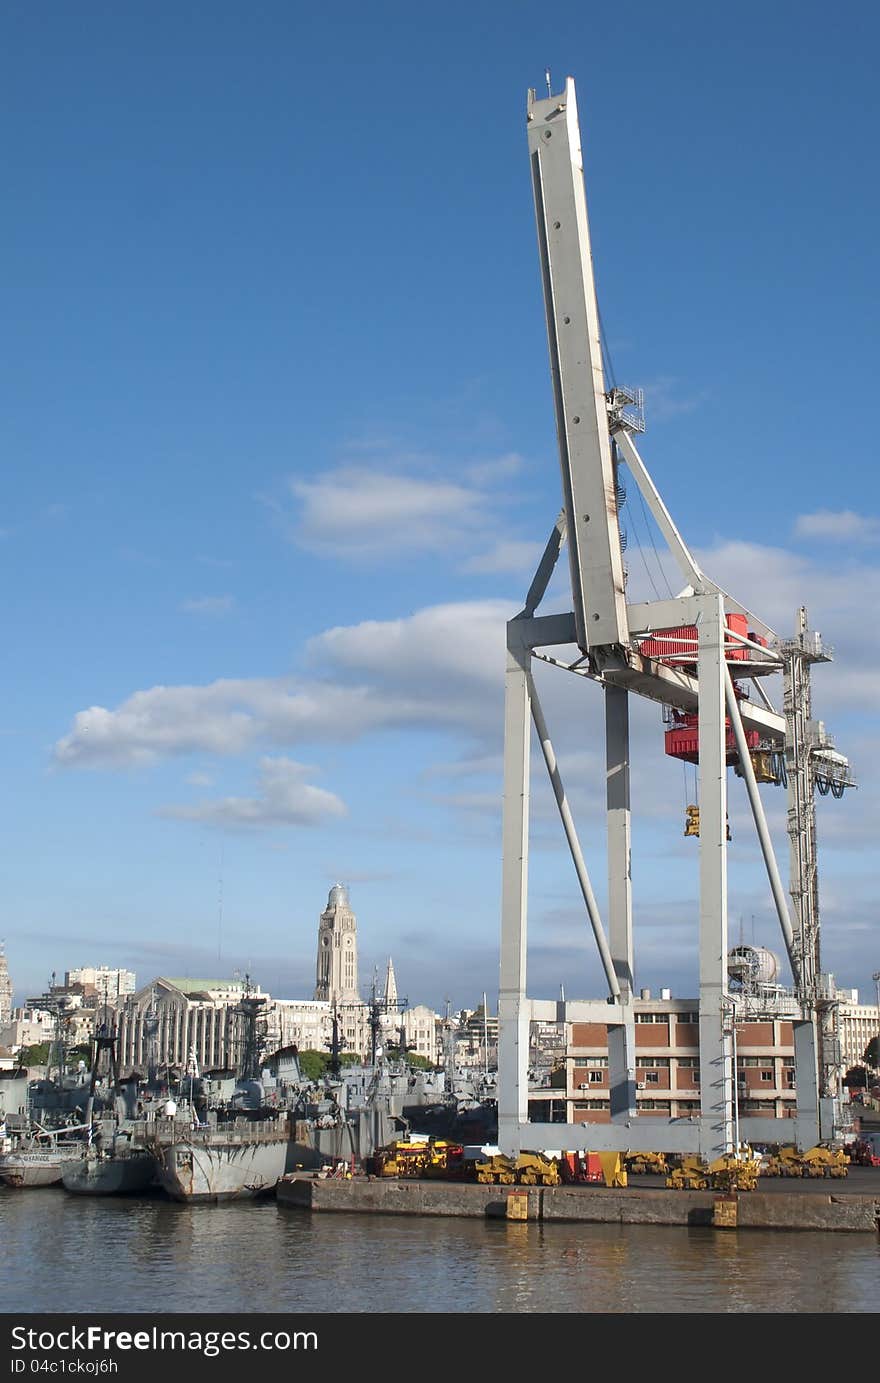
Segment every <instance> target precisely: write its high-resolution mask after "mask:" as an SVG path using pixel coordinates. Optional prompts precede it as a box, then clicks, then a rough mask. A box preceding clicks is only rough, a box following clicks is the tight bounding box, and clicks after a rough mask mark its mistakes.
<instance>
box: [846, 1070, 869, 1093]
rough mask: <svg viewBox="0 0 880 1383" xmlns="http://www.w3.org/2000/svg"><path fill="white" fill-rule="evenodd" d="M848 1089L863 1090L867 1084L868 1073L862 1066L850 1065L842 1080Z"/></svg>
mask: <svg viewBox="0 0 880 1383" xmlns="http://www.w3.org/2000/svg"><path fill="white" fill-rule="evenodd" d="M842 1084H843V1085H846V1086H849V1088H850V1090H864V1089H866V1088H867V1084H868V1073H867V1071H866V1070H865V1068H864V1066H851V1067H850V1069H849V1070H848V1071H847V1073H846V1075H845V1076H844V1078H843V1081H842Z"/></svg>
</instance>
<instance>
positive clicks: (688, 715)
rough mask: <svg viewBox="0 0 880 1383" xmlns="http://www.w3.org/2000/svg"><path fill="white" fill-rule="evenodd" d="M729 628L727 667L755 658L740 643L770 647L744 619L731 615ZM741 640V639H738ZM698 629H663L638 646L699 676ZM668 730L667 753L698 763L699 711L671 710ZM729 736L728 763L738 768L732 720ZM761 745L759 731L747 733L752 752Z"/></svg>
mask: <svg viewBox="0 0 880 1383" xmlns="http://www.w3.org/2000/svg"><path fill="white" fill-rule="evenodd" d="M726 620H727V627H728V629H729V630H730V632H731V634H732V635H733V636H734V637H733V638H732V639H729V640H728V641H727V647H726V649H725V658H726V660H727V662H728V663H737V662H750V661H752V660H753V654H752V652H751V650H750V649H749V647H748V645H747V644H744V643H741V642H740V639H746V638H747V639H749V640H751V642H752V643H756V644H762V645H763V646H764V647H766V646H767V640H766V639H764V638H762V637H761V636H760V635H759V634H756V633H755V632H754V631H753V630H750V629H749V625H748V620H747V619H746V617H745V615H740V614H732V615H727V616H726ZM737 636H738V637H737ZM697 646H698V644H697V628H696V625H693V624H685V625H681V626H679V628H677V629H661V630H658V631H657V632H656V633H654V634H651V635H650V636H649V637H648V638H645V639H642V641H641V643H640V644H639V652H640V653H643V654H644V655H645V656H646V657H648V658H654V659H655V660H656V661H657V662H658V663H665V664H666V665H667V666H669V667H678V668H681V669H682V670H683V671H685V672H692V673H695V672H696V668H697ZM733 689H734V691H735V693H736V695H737V696H738V697H740V698H741V699H743V698H745V697H746V693H745V692H744V691H743V690H742V689H741V688H740V687H739V685H738V684H737V683H736V682H734V684H733ZM670 714H671V722H670V726H669V729H668V730H667V731H666V736H665V738H666V753H667V754H668V755H669V756H670V758H673V759H684V760H685V761H686V762H687V763H691V764H695V763H699V758H700V755H699V733H700V719H699V716H698V715H697V713H696V711H676V710H672V711H671V712H670ZM725 725H726V736H727V762H728V764H737V763H738V762H739V754H738V753H737V749H736V739H735V737H734V733H733V727H732V726H731V724H730V717H729V716H728V717H727V720H726V721H725ZM759 742H760V735H759V734H758V731H757V730H747V731H746V743H747V744H748V746H749V749H750V750H756V749H757V748H758V744H759Z"/></svg>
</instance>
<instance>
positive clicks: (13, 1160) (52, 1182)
mask: <svg viewBox="0 0 880 1383" xmlns="http://www.w3.org/2000/svg"><path fill="white" fill-rule="evenodd" d="M79 1156H80V1153H79V1149H76V1150H75V1151H72V1152H69V1153H64V1152H57V1151H55V1150H54V1149H53V1150H52V1151H49V1149H45V1150H43V1149H34V1150H33V1151H30V1152H13V1153H4V1154H3V1156H2V1157H0V1181H2V1182H3V1183H4V1185H6V1186H14V1187H16V1188H17V1189H24V1190H27V1189H29V1188H32V1187H35V1186H59V1185H60V1184H61V1177H62V1173H63V1170H64V1168H65V1167H66V1166H68V1165H70V1164H71V1163H73V1162H75V1161H77V1160H78V1158H79Z"/></svg>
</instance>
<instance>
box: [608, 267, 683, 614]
mask: <svg viewBox="0 0 880 1383" xmlns="http://www.w3.org/2000/svg"><path fill="white" fill-rule="evenodd" d="M596 313H597V315H598V318H599V345H600V348H601V351H602V361H603V366H604V369H605V374H606V376H607V378H608V379H609V381H610V383H611V387H612V389H616V388H617V375H616V372H615V369H614V361H613V360H612V359H611V348H610V346H609V345H608V333H607V332H606V330H605V321H604V319H603V317H602V309H601V307H600V306H599V299H598V295H597V297H596ZM636 489H637V491H638V495H639V504H640V505H641V507H642V514H643V515H644V519H645V529H646V530H647V534H648V538H649V539H650V542H651V547H652V548H653V549H654V558H655V560H656V562H657V566H658V568H659V571H660V576H661V578H662V582H663V585H664V586H665V587H666V592H667V594H668V595H670V596H672V595H674V591H673V589H672V587H671V586H670V584H669V578H668V576H667V575H666V569H665V568H664V566H663V563H662V562H661V560H660V554H659V552H658V551H657V544H656V543H655V542H654V533H653V530H652V528H651V521H650V519H649V517H648V510H647V508H646V506H645V497H644V495H643V494H642V491H641V489H640V487H639V486H638V485H636ZM630 513H631V514H632V516H633V521H634V520H635V513H634V511H633V509H632V507H630ZM633 536H634V538H635V540H636V547H637V548H638V550H639V556H640V557H641V559H642V565H643V566H644V568H645V574H646V575H647V578H648V581H649V582H650V584H651V589H652V590H653V592H654V594H655V596H656V597H657V599H658V600H662V598H663V597H662V596H661V594H660V590H659V587H658V586H657V584H656V582H655V581H654V578H653V576H652V575H651V572H650V569H649V567H648V560H647V557H646V555H645V552H644V550H643V548H642V544H641V542H640V540H639V535H638V533H636V532H635V527H633Z"/></svg>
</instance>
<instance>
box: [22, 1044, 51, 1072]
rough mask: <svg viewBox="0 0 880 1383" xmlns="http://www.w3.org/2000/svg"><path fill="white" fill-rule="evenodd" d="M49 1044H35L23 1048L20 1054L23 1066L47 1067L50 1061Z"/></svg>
mask: <svg viewBox="0 0 880 1383" xmlns="http://www.w3.org/2000/svg"><path fill="white" fill-rule="evenodd" d="M50 1046H51V1043H49V1042H35V1043H34V1045H33V1046H32V1047H22V1049H21V1051H20V1052H19V1054H18V1059H19V1062H20V1063H21V1065H22V1066H45V1065H46V1062H47V1061H48V1060H49V1048H50Z"/></svg>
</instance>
